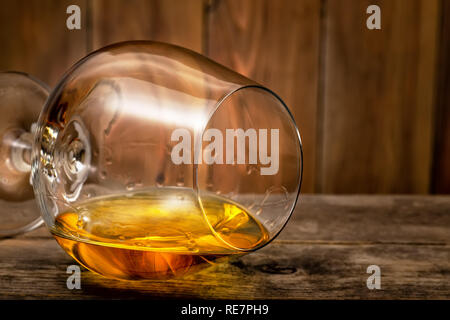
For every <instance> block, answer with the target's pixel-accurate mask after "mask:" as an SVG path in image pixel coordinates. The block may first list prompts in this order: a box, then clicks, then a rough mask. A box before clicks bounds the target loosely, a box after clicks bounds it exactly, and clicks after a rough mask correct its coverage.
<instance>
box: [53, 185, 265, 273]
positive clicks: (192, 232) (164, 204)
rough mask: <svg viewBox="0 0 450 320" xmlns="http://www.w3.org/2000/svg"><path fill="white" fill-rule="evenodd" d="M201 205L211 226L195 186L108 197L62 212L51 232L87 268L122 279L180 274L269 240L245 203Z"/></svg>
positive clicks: (212, 199) (209, 200) (207, 200)
mask: <svg viewBox="0 0 450 320" xmlns="http://www.w3.org/2000/svg"><path fill="white" fill-rule="evenodd" d="M202 204H203V208H204V212H205V214H206V215H207V217H208V221H209V223H210V224H211V226H209V225H208V222H207V220H206V219H205V217H204V214H203V210H202V209H201V207H200V205H199V204H198V201H197V198H196V196H195V194H194V193H193V192H192V191H191V190H190V189H184V188H157V189H152V190H149V191H147V192H137V193H127V194H123V195H119V196H108V197H102V198H97V199H93V200H90V201H87V202H84V203H80V204H78V205H77V207H76V208H74V210H72V211H68V212H64V213H62V214H60V215H58V216H57V217H56V221H55V226H54V227H53V229H52V233H53V235H54V236H55V238H56V240H57V241H58V243H59V244H60V245H61V246H62V247H63V249H64V250H65V251H66V252H67V253H69V254H70V255H71V256H72V257H73V258H74V259H75V260H77V261H78V262H79V263H80V264H82V265H83V266H85V267H86V268H88V269H90V270H91V271H94V272H96V273H99V274H101V275H104V276H106V277H110V278H118V279H161V278H171V277H175V276H181V275H184V274H186V273H188V272H192V271H196V270H198V269H200V268H203V267H206V266H209V265H210V264H214V262H215V261H217V260H218V259H220V258H225V257H230V256H236V255H239V254H241V253H243V252H244V251H246V250H252V249H254V248H257V247H260V246H261V245H263V244H264V243H266V242H267V241H268V239H269V236H268V233H267V231H266V229H265V228H264V227H263V226H262V225H261V224H260V223H259V222H258V221H257V220H256V219H255V218H253V217H252V216H251V215H250V213H248V212H247V211H246V210H245V209H243V208H242V207H240V206H239V205H238V204H236V203H233V202H230V201H228V200H226V199H224V198H221V197H218V196H215V195H206V196H203V197H202ZM211 227H212V228H211Z"/></svg>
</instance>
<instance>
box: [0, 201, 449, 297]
mask: <svg viewBox="0 0 450 320" xmlns="http://www.w3.org/2000/svg"><path fill="white" fill-rule="evenodd" d="M72 264H75V263H74V261H73V260H72V259H71V258H70V257H69V256H68V255H67V254H65V253H64V251H63V250H62V249H61V248H60V247H59V246H58V244H57V243H56V242H55V240H53V238H52V237H51V236H50V234H49V233H48V231H47V230H46V229H45V228H40V229H39V230H36V231H34V232H31V233H29V234H27V235H24V236H19V237H16V238H11V239H3V240H0V299H24V298H27V299H57V298H62V299H105V298H121V299H130V298H140V299H152V298H158V299H160V298H164V299H166V298H167V299H172V298H206V299H342V298H346V299H347V298H349V299H360V298H364V299H385V298H394V299H399V298H402V299H416V298H425V299H431V298H434V299H436V298H438V299H450V197H448V196H329V195H325V196H323V195H322V196H319V195H314V196H313V195H302V196H301V197H300V203H299V205H298V207H297V209H296V211H295V213H294V215H293V217H292V219H291V220H290V221H289V223H288V225H287V227H286V228H285V229H284V230H283V232H282V233H281V235H280V236H279V237H278V238H277V239H276V240H275V241H274V242H272V243H271V244H270V245H269V246H267V247H265V248H263V249H261V250H259V251H257V252H254V253H251V254H249V255H246V256H244V257H242V258H240V259H239V260H237V261H235V262H232V263H223V264H218V265H216V266H214V267H211V268H209V269H205V270H203V271H201V272H199V273H197V274H193V275H190V276H187V277H185V278H181V279H177V280H166V281H162V280H160V281H141V282H139V281H117V280H109V279H105V278H103V277H101V276H98V275H95V274H93V273H91V272H89V271H87V270H83V271H82V274H81V289H80V290H76V289H75V290H69V289H67V286H66V280H67V277H68V276H69V275H68V274H67V273H66V269H67V267H68V266H69V265H72ZM373 264H374V265H378V266H379V267H380V269H381V289H380V290H369V289H368V288H367V286H366V280H367V277H369V276H370V275H369V274H367V273H366V269H367V267H368V266H369V265H373Z"/></svg>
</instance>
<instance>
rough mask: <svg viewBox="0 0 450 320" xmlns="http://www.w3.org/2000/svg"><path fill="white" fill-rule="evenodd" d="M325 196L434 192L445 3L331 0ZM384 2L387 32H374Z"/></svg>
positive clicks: (328, 10)
mask: <svg viewBox="0 0 450 320" xmlns="http://www.w3.org/2000/svg"><path fill="white" fill-rule="evenodd" d="M326 3H327V7H326V31H325V32H326V41H325V53H324V54H325V59H324V61H325V79H324V92H323V93H321V94H324V119H323V121H324V122H323V123H324V125H323V126H324V137H323V146H322V148H323V149H322V150H323V152H322V154H323V159H322V161H323V163H322V169H321V179H320V181H319V183H320V184H321V188H320V190H321V191H322V192H325V193H373V192H376V193H427V192H428V191H429V187H430V172H431V156H432V140H433V138H432V137H433V136H432V134H433V130H432V129H433V110H434V106H433V95H434V85H435V70H436V52H437V34H438V32H437V30H438V25H439V1H437V0H431V1H425V0H395V1H392V0H387V1H381V0H377V1H375V0H370V1H369V0H364V1H351V0H343V1H327V2H326ZM371 4H378V5H379V6H380V7H381V12H382V29H381V30H368V29H367V28H366V19H367V17H368V15H367V14H366V8H367V7H368V6H369V5H371Z"/></svg>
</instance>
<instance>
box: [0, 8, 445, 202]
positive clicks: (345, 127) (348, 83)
mask: <svg viewBox="0 0 450 320" xmlns="http://www.w3.org/2000/svg"><path fill="white" fill-rule="evenodd" d="M71 4H77V5H79V6H80V8H81V10H82V28H81V30H73V31H70V30H67V28H66V19H67V17H68V15H67V14H66V8H67V7H68V6H69V5H71ZM370 4H377V5H379V6H380V7H381V14H382V30H368V29H367V28H366V19H367V17H368V15H367V14H366V8H367V7H368V6H369V5H370ZM135 39H149V40H158V41H165V42H170V43H174V44H178V45H182V46H185V47H188V48H190V49H193V50H195V51H198V52H201V53H203V54H205V55H207V56H209V57H211V58H212V59H214V60H216V61H218V62H220V63H222V64H225V65H227V66H229V67H231V68H233V69H235V70H236V71H238V72H240V73H242V74H244V75H247V76H248V77H250V78H252V79H255V80H256V81H259V82H260V83H262V84H264V85H266V86H268V87H269V88H271V89H273V90H274V91H276V92H277V93H278V94H279V95H280V96H281V97H282V98H283V99H284V100H285V102H286V103H287V105H288V106H289V107H290V109H291V110H292V112H293V114H294V116H295V119H296V121H297V124H298V126H299V128H300V132H301V134H302V138H303V143H304V154H305V160H304V169H305V171H304V184H303V187H302V191H303V192H318V193H450V166H449V164H450V61H449V58H450V1H447V0H291V1H288V0H284V1H283V0H244V1H241V0H209V1H208V0H127V1H125V0H14V1H12V0H11V1H9V0H3V1H0V44H1V49H0V70H17V71H24V72H28V73H30V74H32V75H34V76H36V77H38V78H40V79H41V80H43V81H45V82H47V83H48V84H49V85H51V86H54V85H55V84H56V83H57V81H58V80H59V79H60V78H61V76H62V75H63V73H64V72H65V71H66V70H67V69H68V68H69V67H70V66H71V65H72V64H73V63H75V62H76V61H77V60H78V59H80V58H82V57H83V56H84V55H86V54H87V53H89V52H90V51H92V50H95V49H98V48H100V47H102V46H104V45H107V44H110V43H113V42H118V41H123V40H135Z"/></svg>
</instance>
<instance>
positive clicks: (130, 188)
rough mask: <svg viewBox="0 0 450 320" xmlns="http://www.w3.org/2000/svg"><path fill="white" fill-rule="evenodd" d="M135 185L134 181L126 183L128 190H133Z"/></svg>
mask: <svg viewBox="0 0 450 320" xmlns="http://www.w3.org/2000/svg"><path fill="white" fill-rule="evenodd" d="M134 187H135V184H134V182H130V183H128V184H127V185H126V187H125V188H126V189H127V190H128V191H133V190H134Z"/></svg>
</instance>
